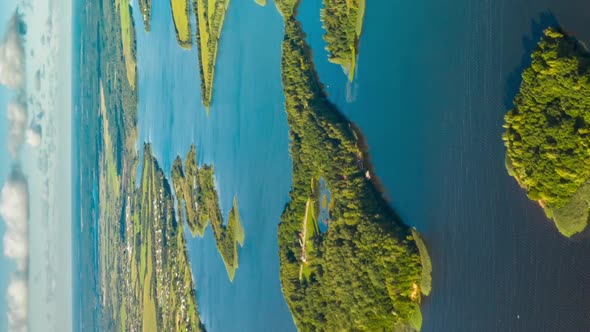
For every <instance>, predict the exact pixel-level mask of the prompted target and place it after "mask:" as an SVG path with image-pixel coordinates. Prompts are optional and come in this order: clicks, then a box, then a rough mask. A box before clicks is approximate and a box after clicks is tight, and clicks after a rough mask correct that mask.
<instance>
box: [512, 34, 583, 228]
mask: <svg viewBox="0 0 590 332" xmlns="http://www.w3.org/2000/svg"><path fill="white" fill-rule="evenodd" d="M531 58H532V62H531V65H530V66H529V67H528V68H526V69H525V71H524V72H523V74H522V83H521V86H520V90H519V92H518V94H517V95H516V97H515V98H514V108H513V109H512V110H510V111H509V112H508V113H507V114H506V116H505V124H504V128H505V132H504V134H503V140H504V143H505V145H506V167H507V169H508V172H509V174H510V175H511V176H513V177H514V178H515V179H516V180H517V181H518V183H519V184H520V186H521V187H522V188H524V189H525V190H526V192H527V195H528V197H529V198H530V199H531V200H534V201H537V202H538V203H539V205H540V206H541V207H542V208H543V209H544V211H545V213H546V214H547V216H548V217H549V218H550V219H552V220H553V221H554V222H555V225H556V226H557V229H558V230H559V232H560V233H561V234H563V235H564V236H567V237H570V236H572V235H574V234H576V233H579V232H581V231H582V230H584V229H585V228H586V225H587V223H588V214H589V211H590V82H589V79H590V54H589V53H588V51H587V49H586V48H585V46H583V45H582V44H581V43H580V42H579V41H577V40H576V39H575V38H574V37H572V36H570V35H568V34H566V33H565V32H563V31H562V30H560V29H559V28H548V29H546V30H545V32H544V35H543V36H542V38H541V40H540V41H539V43H538V45H537V47H536V49H535V50H534V52H533V53H532V55H531Z"/></svg>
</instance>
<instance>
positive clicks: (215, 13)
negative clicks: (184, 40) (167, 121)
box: [193, 0, 229, 109]
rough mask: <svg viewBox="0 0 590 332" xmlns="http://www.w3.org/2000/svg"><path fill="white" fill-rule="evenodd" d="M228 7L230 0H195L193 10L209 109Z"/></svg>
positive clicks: (202, 78)
mask: <svg viewBox="0 0 590 332" xmlns="http://www.w3.org/2000/svg"><path fill="white" fill-rule="evenodd" d="M228 7H229V0H193V11H194V15H195V18H196V22H197V32H196V35H197V49H198V51H199V73H200V77H201V99H202V101H203V105H205V107H207V109H209V106H211V99H212V97H213V80H214V76H215V62H216V60H217V49H218V48H219V38H220V37H221V30H222V28H223V21H224V20H225V12H226V11H227V8H228Z"/></svg>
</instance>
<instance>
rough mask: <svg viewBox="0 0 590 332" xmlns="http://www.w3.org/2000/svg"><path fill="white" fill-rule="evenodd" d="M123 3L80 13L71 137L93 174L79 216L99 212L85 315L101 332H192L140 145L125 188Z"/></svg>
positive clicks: (168, 217) (171, 235) (172, 247)
mask: <svg viewBox="0 0 590 332" xmlns="http://www.w3.org/2000/svg"><path fill="white" fill-rule="evenodd" d="M125 4H126V3H125ZM125 4H124V3H121V4H119V3H117V2H115V1H88V2H86V3H85V6H84V9H83V11H84V12H83V15H84V19H83V20H82V22H83V29H82V33H83V35H84V36H86V38H82V41H83V42H82V49H81V52H80V57H81V67H80V71H81V77H82V79H83V81H84V82H85V84H84V85H83V89H82V90H81V91H80V94H81V109H80V114H81V115H80V116H81V125H82V127H81V128H80V130H81V131H82V132H84V133H85V135H82V137H83V140H84V144H83V145H81V146H84V148H88V150H87V151H84V153H81V156H84V157H83V160H84V161H83V162H84V165H85V167H88V169H89V170H90V171H91V172H94V170H96V169H97V168H98V172H97V173H98V174H97V175H96V177H95V178H94V179H96V181H97V182H98V188H99V198H98V201H99V202H98V207H93V206H85V209H88V211H90V213H91V215H88V216H87V219H86V220H89V221H92V220H94V218H95V217H94V212H93V211H95V210H93V209H96V208H97V209H98V212H99V220H98V228H97V229H96V230H93V231H94V232H95V233H98V234H99V238H98V242H99V243H98V248H99V250H98V257H97V258H98V265H99V272H98V278H97V280H96V283H97V284H98V287H99V289H98V291H99V293H100V296H99V301H100V302H99V303H97V304H98V305H100V314H99V315H100V317H93V315H94V313H93V312H94V307H92V308H91V310H90V311H89V313H85V315H88V317H89V318H90V319H91V320H93V321H98V322H99V323H98V326H99V330H105V331H107V330H108V331H116V330H118V331H157V330H167V329H171V330H174V331H201V330H204V328H203V326H202V324H201V322H200V320H199V316H198V310H197V306H196V305H197V304H196V295H195V290H194V284H193V281H192V276H191V270H190V265H189V261H188V256H187V252H186V248H185V247H186V243H185V239H184V228H183V227H182V224H178V223H177V221H176V218H175V210H174V199H173V196H172V193H171V191H170V186H169V185H168V183H167V181H166V179H165V177H164V174H163V172H162V171H161V169H160V168H159V166H158V164H157V163H156V161H155V160H154V158H153V157H152V155H151V148H150V146H149V145H146V146H145V147H144V160H143V169H142V171H143V172H142V177H141V182H140V185H139V187H136V184H135V179H136V176H135V173H136V170H137V166H138V163H139V156H138V154H137V151H136V148H135V143H136V137H137V134H136V133H137V127H136V126H137V90H136V89H135V88H134V86H132V83H133V81H129V76H128V75H127V74H128V73H129V72H128V66H127V61H122V60H123V59H125V60H127V55H129V54H131V55H133V58H134V56H135V53H134V52H135V51H134V49H135V31H134V29H133V21H132V18H131V16H130V13H129V9H130V8H129V7H128V6H127V5H125ZM125 45H128V46H131V52H130V49H129V47H128V46H125ZM133 68H135V67H133ZM132 77H135V74H134V75H132ZM97 109H99V110H100V112H99V114H98V115H97V112H96V110H97ZM84 179H93V177H92V176H91V175H90V174H87V175H85V177H84ZM84 181H86V180H84ZM84 184H85V185H86V186H88V188H93V186H94V184H93V182H84ZM86 195H89V196H87V197H92V193H87V194H86ZM88 224H90V226H87V227H93V223H92V222H89V223H88ZM89 241H92V239H90V240H89ZM90 243H92V242H90ZM89 261H91V262H94V260H92V259H91V260H89ZM90 273H91V272H90ZM92 296H93V299H95V298H96V297H95V295H92ZM92 301H94V300H92ZM85 303H88V302H85ZM92 303H94V302H92ZM91 312H92V313H91ZM85 318H86V317H85ZM85 326H87V325H85Z"/></svg>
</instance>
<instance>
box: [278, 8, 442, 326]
mask: <svg viewBox="0 0 590 332" xmlns="http://www.w3.org/2000/svg"><path fill="white" fill-rule="evenodd" d="M277 8H279V10H281V13H282V15H283V17H284V23H285V36H284V39H283V44H282V83H283V89H284V94H285V109H286V112H287V121H288V124H289V127H290V131H289V135H290V138H291V146H290V152H291V157H292V160H293V184H292V189H291V192H290V194H289V197H290V200H289V203H288V204H287V206H286V208H285V210H284V212H283V214H282V216H281V222H280V224H279V230H278V236H279V257H280V277H281V284H282V290H283V294H284V296H285V299H286V301H287V304H288V306H289V308H290V310H291V313H292V314H293V318H294V320H295V323H296V325H297V328H298V329H299V330H300V331H351V330H353V331H396V330H399V331H419V330H420V329H421V326H422V314H421V310H420V302H421V299H422V296H423V295H424V296H425V295H428V294H429V293H430V290H431V276H430V273H431V269H432V268H431V263H430V258H429V255H428V252H427V249H426V246H425V244H424V243H423V241H422V239H421V237H420V235H419V234H418V232H417V231H416V230H414V229H412V228H410V227H408V226H406V225H405V224H404V223H403V222H402V221H401V220H400V218H399V217H398V216H397V215H396V214H395V212H394V211H393V210H392V209H391V207H390V206H389V204H388V203H387V202H386V201H385V199H384V198H383V196H382V194H381V192H380V191H379V190H378V189H377V186H376V183H375V181H376V179H375V176H374V174H372V169H371V167H370V163H369V158H368V154H367V151H366V147H365V146H364V144H363V143H362V142H363V139H362V136H361V133H360V132H359V130H358V129H356V127H355V126H354V124H353V123H351V122H349V121H348V120H347V119H346V118H345V117H344V116H343V115H342V114H341V113H340V112H339V111H338V110H337V109H336V108H335V106H334V105H332V104H331V103H330V102H329V101H328V99H327V97H326V95H325V93H324V90H323V85H322V84H321V82H320V81H319V79H318V77H317V73H316V71H315V68H314V64H313V62H312V58H311V49H310V48H309V46H308V45H307V43H306V38H305V34H304V32H303V30H302V28H301V25H300V23H299V22H298V21H297V19H296V17H295V15H294V14H293V13H296V8H295V7H293V2H292V1H290V0H286V1H277ZM328 196H330V198H329V199H328ZM320 219H321V220H322V222H321V224H327V227H326V226H324V225H320V223H319V222H318V220H320ZM322 228H323V229H322Z"/></svg>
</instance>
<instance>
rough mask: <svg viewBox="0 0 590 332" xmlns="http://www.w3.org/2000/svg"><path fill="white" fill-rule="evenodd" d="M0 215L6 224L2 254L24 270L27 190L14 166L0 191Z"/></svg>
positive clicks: (26, 240)
mask: <svg viewBox="0 0 590 332" xmlns="http://www.w3.org/2000/svg"><path fill="white" fill-rule="evenodd" d="M0 217H2V219H3V220H4V223H5V224H6V232H5V233H4V238H3V246H4V255H5V256H6V257H9V258H11V259H13V260H15V261H16V264H17V267H18V270H19V271H21V272H26V270H27V263H28V255H29V243H28V242H29V238H28V233H29V227H28V221H29V191H28V186H27V180H26V179H25V177H24V175H23V174H22V172H21V171H20V169H19V168H18V167H15V168H14V169H13V170H12V172H11V174H10V175H9V177H8V179H6V183H4V187H3V188H2V191H1V192H0Z"/></svg>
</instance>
